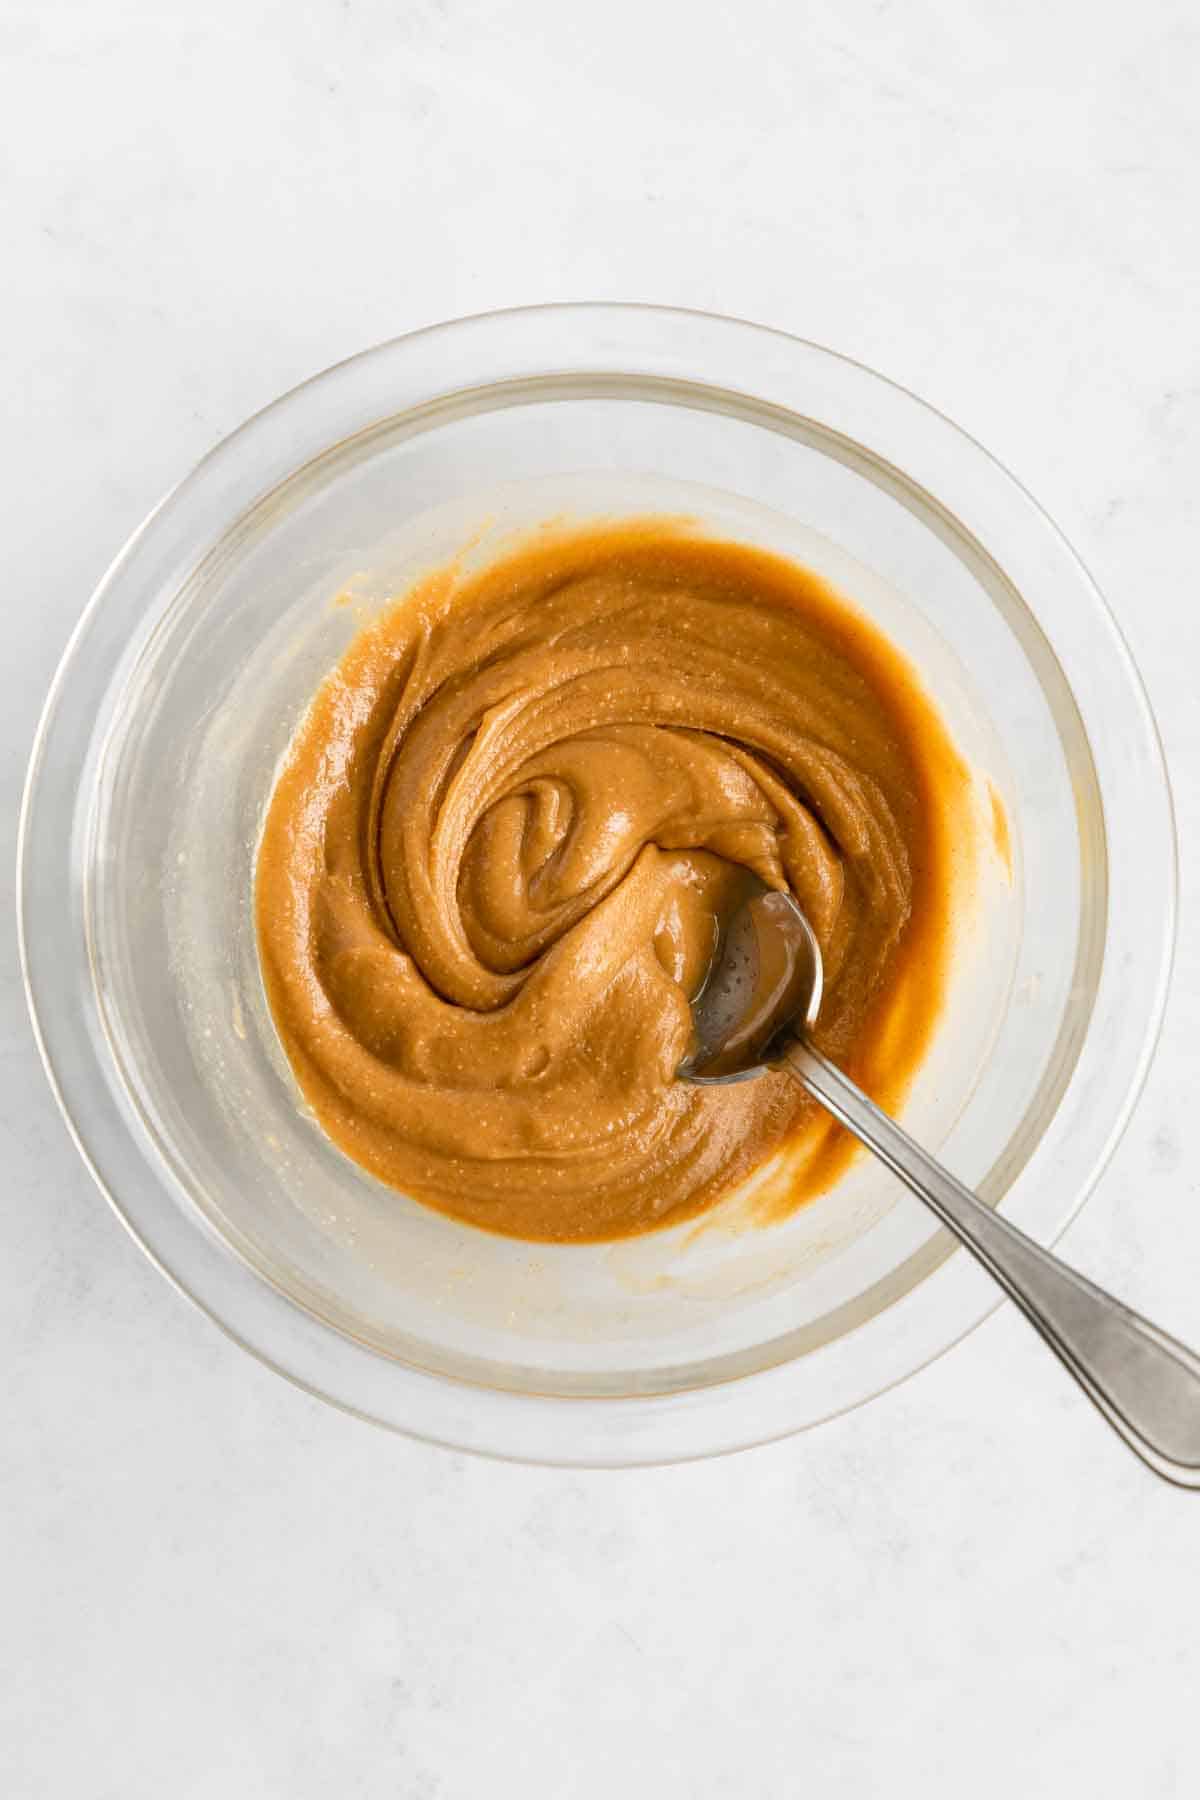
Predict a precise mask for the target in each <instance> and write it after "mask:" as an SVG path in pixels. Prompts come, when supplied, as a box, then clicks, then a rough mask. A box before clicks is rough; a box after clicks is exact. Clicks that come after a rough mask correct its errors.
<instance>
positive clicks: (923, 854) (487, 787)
mask: <svg viewBox="0 0 1200 1800" xmlns="http://www.w3.org/2000/svg"><path fill="white" fill-rule="evenodd" d="M964 780H965V777H964V772H963V769H962V765H961V764H960V763H959V761H958V759H957V757H956V755H955V753H954V751H953V749H952V748H951V746H950V745H949V743H948V741H947V739H946V736H945V733H944V732H943V730H942V728H941V726H940V724H939V723H938V721H937V719H936V717H935V716H934V714H933V713H932V711H931V709H930V707H929V706H928V704H927V702H925V701H924V700H923V698H922V697H921V695H920V692H919V690H918V688H917V687H916V685H915V683H914V682H913V680H912V677H911V675H910V674H909V672H908V670H907V666H906V665H905V664H904V662H903V661H902V659H901V658H900V657H899V656H898V655H897V654H896V653H895V652H894V651H892V650H891V649H890V648H889V647H888V646H887V645H886V644H885V643H884V642H883V641H882V640H881V639H880V638H879V636H878V634H876V633H875V632H874V631H873V630H872V629H871V628H870V627H868V626H867V625H866V624H865V623H864V622H863V621H862V620H861V619H860V618H859V617H858V616H856V615H855V614H854V613H852V612H851V611H850V610H849V609H848V608H847V607H846V606H845V605H844V603H842V602H839V600H838V598H837V597H836V595H834V594H833V593H832V592H831V591H830V590H829V589H828V588H827V587H826V586H825V585H824V584H823V583H822V582H821V581H819V580H818V579H817V578H816V577H815V576H813V575H811V574H809V573H806V572H805V571H804V570H803V569H801V568H799V567H796V566H795V565H792V564H790V563H788V562H786V561H784V560H783V559H781V558H779V557H776V556H773V555H769V554H766V553H763V552H759V551H755V550H752V549H748V548H746V547H743V546H740V545H734V544H727V543H718V542H712V541H709V540H707V539H704V538H702V537H699V536H696V535H693V534H690V533H689V531H688V530H687V528H686V526H683V525H676V524H672V523H671V522H664V521H662V520H657V521H641V522H633V523H626V524H622V525H619V526H611V527H606V528H603V529H589V530H586V531H582V530H581V531H576V532H567V531H561V530H560V531H546V532H543V533H540V534H536V535H535V536H534V537H533V539H532V540H526V541H525V542H524V543H523V545H522V546H521V547H520V548H519V549H518V550H516V551H515V552H514V553H512V554H510V555H509V556H508V557H507V558H506V559H505V560H503V561H501V562H499V563H493V564H491V565H490V566H488V567H487V568H486V569H484V570H483V571H482V572H481V573H479V572H477V573H474V574H468V573H465V572H464V571H463V570H461V569H459V568H456V567H452V568H450V569H448V570H443V571H441V572H439V573H438V574H437V575H435V576H433V577H431V578H429V579H428V580H427V581H425V582H424V583H422V584H421V586H420V587H418V588H417V589H416V590H414V591H413V592H412V593H411V594H410V595H408V596H407V597H406V598H405V599H404V600H403V601H402V602H400V603H399V604H398V605H396V606H395V607H393V608H392V609H391V610H389V611H388V612H387V613H386V614H385V615H384V616H383V617H381V618H380V619H378V620H377V621H375V622H374V623H372V624H370V625H369V626H367V627H366V628H365V629H364V630H363V631H362V632H361V633H360V634H359V636H358V637H357V639H356V640H355V641H354V643H353V644H352V645H351V647H350V649H349V651H348V652H347V653H346V655H345V656H344V658H343V660H342V662H341V664H340V665H339V666H338V668H337V669H336V670H335V672H334V673H333V674H332V675H331V676H330V677H329V678H328V679H327V681H326V682H325V683H324V685H323V686H322V688H321V689H320V691H319V692H318V694H317V696H316V699H315V701H314V703H313V705H312V707H311V709H310V711H309V713H308V715H307V717H306V718H305V720H304V722H303V723H302V725H301V727H300V729H299V731H298V733H297V735H296V738H295V740H294V742H293V744H292V747H291V750H290V752H289V754H288V756H287V758H286V761H285V764H284V766H283V769H282V771H281V773H280V776H279V779H278V782H277V785H276V788H275V792H274V794H273V797H272V800H271V803H270V808H269V811H268V815H267V820H266V825H265V829H264V834H263V839H262V845H261V849H260V852H259V859H258V876H257V921H258V934H259V945H260V952H261V959H262V968H263V974H264V978H265V982H266V990H267V995H268V998H269V1001H270V1005H271V1009H272V1012H273V1015H274V1018H275V1023H276V1026H277V1028H278V1031H279V1035H280V1037H281V1039H282V1042H283V1045H284V1048H285V1050H286V1052H287V1055H288V1057H289V1059H290V1061H291V1065H292V1068H293V1069H294V1071H295V1074H296V1077H297V1080H298V1081H299V1083H300V1086H301V1088H302V1089H303V1091H304V1094H305V1096H306V1097H307V1099H308V1101H309V1102H310V1104H311V1106H312V1108H313V1110H314V1111H315V1113H316V1115H317V1117H318V1119H319V1120H320V1122H321V1124H322V1125H323V1126H324V1128H325V1130H326V1131H327V1132H328V1133H329V1135H330V1137H332V1138H333V1139H334V1141H335V1142H336V1143H337V1144H339V1145H340V1146H341V1148H342V1149H343V1150H345V1151H346V1152H347V1153H348V1154H349V1155H350V1156H351V1157H353V1158H354V1159H355V1160H356V1161H357V1162H358V1163H360V1164H362V1165H363V1166H364V1167H365V1168H366V1169H368V1170H370V1171H371V1172H372V1173H373V1174H375V1175H377V1176H379V1177H380V1178H381V1179H382V1180H383V1181H385V1182H388V1183H391V1184H392V1185H393V1186H395V1187H398V1188H400V1189H403V1190H404V1191H405V1192H406V1193H408V1194H410V1195H412V1196H414V1197H416V1198H417V1199H419V1200H422V1201H425V1202H426V1203H428V1204H429V1205H431V1206H434V1207H437V1208H439V1209H441V1210H442V1211H444V1212H447V1213H451V1214H453V1215H455V1216H457V1217H459V1218H461V1219H465V1220H469V1221H470V1222H471V1223H473V1224H476V1225H480V1226H484V1227H487V1228H488V1229H490V1230H493V1231H499V1232H505V1233H509V1234H511V1235H513V1236H517V1237H523V1238H533V1239H554V1240H581V1239H595V1238H606V1237H616V1236H621V1235H625V1234H628V1233H633V1232H639V1231H644V1230H648V1229H651V1228H654V1227H657V1226H660V1225H662V1224H664V1223H666V1222H668V1221H675V1220H678V1219H680V1218H682V1217H685V1216H687V1215H689V1214H694V1213H696V1212H697V1211H699V1210H700V1209H702V1208H704V1207H706V1206H708V1205H710V1204H711V1203H712V1202H713V1201H714V1200H716V1199H717V1198H718V1197H720V1196H722V1195H724V1194H726V1193H727V1192H728V1191H729V1190H730V1189H732V1188H733V1187H735V1186H736V1185H737V1184H738V1183H740V1182H741V1181H743V1180H744V1179H745V1178H746V1177H747V1176H748V1175H749V1174H750V1173H751V1172H752V1171H753V1170H754V1169H755V1168H756V1167H758V1166H759V1165H760V1164H762V1163H763V1162H764V1160H765V1159H766V1158H767V1157H769V1156H770V1155H771V1153H772V1152H774V1151H775V1150H777V1149H778V1148H779V1147H780V1146H782V1145H784V1144H785V1143H788V1144H792V1143H800V1142H801V1141H803V1142H805V1143H808V1140H809V1139H812V1140H813V1143H816V1142H817V1140H818V1139H819V1140H820V1143H821V1144H823V1145H824V1150H823V1152H822V1153H820V1154H817V1153H813V1146H812V1143H809V1152H810V1153H809V1154H807V1155H806V1156H805V1157H799V1156H798V1157H797V1158H796V1160H795V1168H794V1174H793V1178H792V1180H791V1183H790V1188H789V1204H795V1203H798V1202H799V1201H800V1200H802V1199H803V1198H805V1197H806V1196H807V1195H808V1194H810V1193H811V1192H813V1191H815V1190H816V1189H818V1188H819V1187H821V1186H824V1185H827V1184H828V1182H829V1181H830V1180H831V1179H832V1177H833V1174H834V1172H836V1165H837V1164H838V1159H839V1157H842V1158H844V1154H845V1152H844V1150H843V1149H842V1148H841V1146H840V1144H837V1145H835V1144H834V1142H833V1140H832V1138H831V1136H830V1133H831V1129H832V1128H831V1127H830V1126H829V1124H828V1121H824V1120H822V1121H821V1122H820V1123H819V1124H818V1122H817V1120H816V1118H815V1117H814V1111H815V1109H814V1108H813V1106H812V1103H811V1102H809V1101H808V1100H807V1099H806V1098H805V1096H804V1095H803V1093H802V1092H801V1090H800V1089H799V1087H798V1086H796V1084H795V1083H794V1082H792V1081H791V1080H789V1079H788V1078H787V1077H786V1076H784V1075H779V1074H768V1075H765V1076H763V1077H761V1078H760V1079H758V1080H756V1081H752V1082H746V1083H742V1084H740V1085H737V1086H732V1087H727V1088H708V1089H699V1088H695V1087H689V1086H687V1085H685V1084H684V1083H681V1082H679V1081H677V1080H676V1079H675V1071H676V1069H677V1067H678V1065H679V1063H680V1061H681V1060H682V1059H683V1057H684V1056H685V1054H686V1052H687V1049H688V1046H689V1041H690V1029H691V1027H690V1013H689V1005H688V1002H689V998H690V997H691V996H692V995H693V994H694V993H695V992H696V991H697V989H698V987H699V986H700V984H701V983H702V982H703V980H704V978H705V975H706V973H707V970H708V968H709V966H710V963H711V959H712V955H713V949H714V944H715V936H716V922H717V921H718V920H719V919H720V917H721V915H722V912H723V910H727V909H728V907H729V905H730V903H731V900H732V897H733V895H734V894H735V892H736V889H737V886H738V883H739V878H741V879H742V880H743V881H744V877H741V871H742V870H743V869H750V870H753V871H754V872H755V873H756V874H758V875H759V876H760V877H761V878H762V879H763V880H764V881H766V882H767V883H768V884H769V885H770V886H772V887H788V888H790V889H791V891H792V892H793V893H794V894H795V895H796V896H797V898H798V899H799V901H800V903H801V905H802V906H803V907H804V909H805V911H806V912H807V914H808V916H809V918H810V920H811V921H812V923H813V926H814V927H815V929H816V932H817V936H818V938H819V940H820V942H821V945H822V949H823V952H824V956H825V968H826V990H825V1001H824V1006H823V1010H822V1014H821V1019H820V1025H819V1028H818V1031H817V1033H816V1036H817V1039H818V1041H819V1042H820V1044H821V1045H822V1047H823V1048H824V1049H825V1050H826V1051H827V1052H828V1053H829V1054H830V1055H832V1056H834V1057H837V1058H839V1059H841V1060H843V1061H845V1062H848V1063H849V1065H850V1066H852V1067H854V1068H855V1069H856V1071H857V1072H858V1073H859V1074H860V1076H863V1077H865V1078H867V1079H869V1080H871V1082H872V1086H873V1088H874V1091H875V1092H876V1093H877V1094H878V1095H879V1096H880V1097H881V1098H885V1099H887V1098H889V1097H891V1098H892V1099H894V1097H895V1095H896V1094H897V1093H898V1092H899V1091H900V1088H901V1087H902V1084H903V1082H904V1080H905V1079H906V1078H907V1076H908V1074H909V1073H911V1069H912V1066H913V1064H914V1062H915V1060H916V1058H917V1056H918V1055H919V1053H920V1050H921V1048H922V1045H923V1042H924V1039H925V1036H926V1034H927V1030H928V1026H929V1023H930V1020H931V1018H932V1016H933V1012H934V1010H935V1009H936V1004H937V998H938V995H939V993H940V991H941V981H942V974H943V962H944V953H945V943H946V927H947V919H948V908H949V904H950V892H951V885H952V883H951V878H950V860H951V857H952V854H953V837H954V824H953V821H954V817H955V808H956V806H957V805H958V801H959V797H960V796H961V793H962V790H963V786H964ZM806 1127H807V1128H808V1132H807V1137H805V1136H804V1132H805V1128H806ZM814 1133H815V1136H814ZM838 1135H839V1138H840V1134H838Z"/></svg>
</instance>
